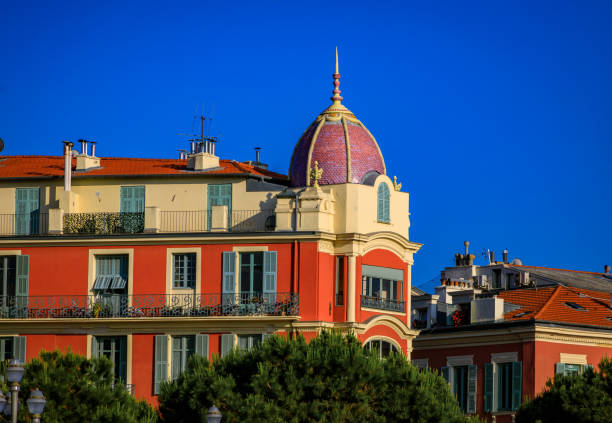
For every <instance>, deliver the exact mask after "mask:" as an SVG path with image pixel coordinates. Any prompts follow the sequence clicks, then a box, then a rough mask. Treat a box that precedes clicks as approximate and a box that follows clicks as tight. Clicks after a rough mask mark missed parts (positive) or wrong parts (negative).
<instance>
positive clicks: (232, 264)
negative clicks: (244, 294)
mask: <svg viewBox="0 0 612 423" xmlns="http://www.w3.org/2000/svg"><path fill="white" fill-rule="evenodd" d="M235 292H236V253H235V252H233V251H224V252H223V304H233V303H234V300H235V298H234V295H235Z"/></svg>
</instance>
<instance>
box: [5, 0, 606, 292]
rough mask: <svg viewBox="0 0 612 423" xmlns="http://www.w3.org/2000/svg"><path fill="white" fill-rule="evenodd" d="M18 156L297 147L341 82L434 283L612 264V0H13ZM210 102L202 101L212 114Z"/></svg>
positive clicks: (8, 61)
mask: <svg viewBox="0 0 612 423" xmlns="http://www.w3.org/2000/svg"><path fill="white" fill-rule="evenodd" d="M0 9H1V10H2V12H1V13H0V52H1V55H2V56H1V57H2V61H1V64H0V137H1V138H2V139H4V141H5V144H6V147H5V150H4V152H3V153H2V154H7V155H16V154H45V155H59V154H61V150H62V147H61V143H60V141H61V140H63V139H72V140H76V139H78V138H86V139H92V140H96V141H98V143H99V144H98V150H97V151H98V155H100V156H102V157H104V156H128V157H138V156H140V157H143V156H144V157H159V158H163V157H176V156H177V154H176V150H177V149H179V148H185V147H186V146H187V143H186V141H185V140H184V138H183V137H180V136H178V135H176V134H177V133H181V132H190V131H191V129H192V124H193V115H194V112H195V111H196V109H197V108H199V109H200V110H201V109H202V107H204V110H205V113H206V114H207V115H210V114H212V115H213V117H214V120H213V124H212V128H211V132H210V133H211V135H220V136H221V139H222V141H221V142H220V143H219V145H218V147H217V153H218V154H219V155H220V156H221V157H222V158H227V159H236V160H249V159H252V158H253V156H254V153H253V150H252V148H253V147H255V146H261V147H263V151H262V159H263V160H264V161H265V162H267V163H269V164H270V166H271V169H273V170H276V171H279V172H283V173H285V172H287V168H288V166H289V159H290V157H291V152H292V149H293V147H294V145H295V143H296V142H297V140H298V138H299V136H300V135H301V133H302V132H303V131H304V129H305V128H306V127H307V126H308V124H309V123H310V122H311V121H312V120H313V119H314V118H315V117H316V116H317V114H318V113H319V112H320V111H322V110H323V109H324V108H325V107H327V105H328V104H329V102H330V101H329V97H330V96H331V90H332V78H331V74H332V72H333V54H334V47H335V46H336V45H337V46H338V47H339V52H340V72H341V74H342V80H341V86H340V88H341V90H342V95H343V96H344V98H345V100H344V104H345V105H346V106H347V107H349V108H350V109H351V110H352V111H353V112H354V113H355V114H356V115H357V117H358V118H359V119H361V120H362V122H364V124H365V125H366V126H367V127H368V128H369V129H370V131H371V132H372V133H373V134H374V136H375V137H376V138H377V140H378V142H379V144H380V146H381V149H382V152H383V155H384V157H385V161H386V165H387V170H388V172H389V174H390V176H393V175H397V176H398V179H399V181H400V182H402V184H403V189H404V190H407V191H409V192H410V194H411V197H410V198H411V204H410V211H411V214H412V215H411V219H412V227H411V232H410V238H411V239H412V240H414V241H416V242H422V243H424V244H425V245H424V247H423V249H422V250H421V252H419V254H418V255H417V256H416V257H415V265H414V268H413V284H414V285H416V286H419V285H421V284H423V283H425V282H427V281H428V280H430V279H432V278H436V279H438V278H439V271H440V270H442V269H443V268H444V267H445V266H448V265H452V264H453V254H454V253H455V252H459V251H461V250H462V249H463V241H464V240H466V239H468V240H470V241H471V244H472V250H473V251H476V252H480V251H482V250H483V249H486V248H488V249H492V250H495V251H496V252H497V254H498V257H499V256H500V255H501V250H503V249H504V248H508V249H509V250H510V256H511V257H520V258H521V259H522V260H523V262H524V263H526V264H530V265H539V266H549V267H560V268H570V269H579V270H591V271H601V270H602V269H603V265H604V264H606V263H607V264H612V222H611V216H612V195H611V194H612V192H611V191H612V188H611V182H612V170H611V168H610V158H611V156H612V155H611V153H612V143H611V136H612V123H611V119H610V115H611V111H612V79H611V77H610V76H611V75H612V26H611V25H610V24H609V22H610V21H611V20H612V3H610V2H607V1H601V2H598V1H589V2H564V1H513V2H491V1H483V2H471V1H464V2H459V1H454V2H445V1H438V2H405V1H398V2H363V3H360V2H354V1H352V2H342V1H336V2H316V1H312V2H300V3H298V2H280V1H276V2H274V1H259V2H244V3H241V2H219V1H216V2H206V1H198V2H178V1H176V2H151V1H149V2H137V1H130V2H112V1H108V2H87V1H84V2H30V1H7V0H4V1H2V2H1V6H0ZM203 105H204V106H203Z"/></svg>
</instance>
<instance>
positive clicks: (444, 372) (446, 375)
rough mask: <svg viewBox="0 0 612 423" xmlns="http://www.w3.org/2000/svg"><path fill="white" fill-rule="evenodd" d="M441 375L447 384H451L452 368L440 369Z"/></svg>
mask: <svg viewBox="0 0 612 423" xmlns="http://www.w3.org/2000/svg"><path fill="white" fill-rule="evenodd" d="M440 375H441V376H442V377H443V378H444V380H446V383H448V384H450V367H448V366H444V367H440Z"/></svg>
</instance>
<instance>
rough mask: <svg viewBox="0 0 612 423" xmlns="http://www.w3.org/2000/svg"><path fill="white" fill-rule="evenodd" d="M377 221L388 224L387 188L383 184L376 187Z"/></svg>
mask: <svg viewBox="0 0 612 423" xmlns="http://www.w3.org/2000/svg"><path fill="white" fill-rule="evenodd" d="M378 221H379V222H382V223H389V222H390V221H391V219H390V213H389V187H388V186H387V184H385V183H384V182H383V183H381V184H380V185H379V186H378Z"/></svg>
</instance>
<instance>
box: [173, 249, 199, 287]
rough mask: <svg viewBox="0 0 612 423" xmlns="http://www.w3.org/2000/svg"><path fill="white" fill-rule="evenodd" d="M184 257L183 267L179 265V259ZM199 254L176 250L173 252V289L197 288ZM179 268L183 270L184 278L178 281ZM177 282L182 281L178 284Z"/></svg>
mask: <svg viewBox="0 0 612 423" xmlns="http://www.w3.org/2000/svg"><path fill="white" fill-rule="evenodd" d="M180 257H182V258H183V263H182V265H181V267H180V268H179V267H177V259H179V258H180ZM197 262H198V255H197V253H195V252H175V253H172V289H191V290H194V289H195V288H196V279H197V277H196V276H197ZM179 269H181V270H182V275H181V276H182V278H181V279H182V280H181V281H177V276H178V273H180V272H179ZM177 282H181V284H180V285H177Z"/></svg>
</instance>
